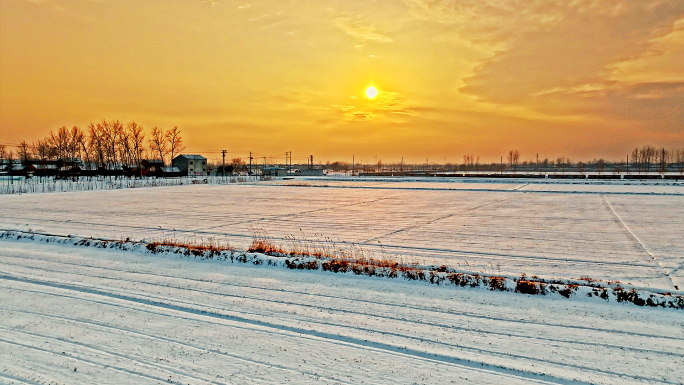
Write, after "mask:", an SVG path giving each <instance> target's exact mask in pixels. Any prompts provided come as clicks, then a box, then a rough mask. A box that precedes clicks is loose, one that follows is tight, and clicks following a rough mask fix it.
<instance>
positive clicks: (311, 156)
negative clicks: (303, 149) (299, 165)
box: [309, 155, 313, 168]
mask: <svg viewBox="0 0 684 385" xmlns="http://www.w3.org/2000/svg"><path fill="white" fill-rule="evenodd" d="M309 160H311V166H309V168H313V155H309Z"/></svg>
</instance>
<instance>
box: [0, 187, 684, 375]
mask: <svg viewBox="0 0 684 385" xmlns="http://www.w3.org/2000/svg"><path fill="white" fill-rule="evenodd" d="M682 186H683V185H682V184H681V183H680V184H677V183H645V184H641V183H638V184H628V183H594V184H573V183H555V182H554V183H536V182H534V181H531V180H530V181H522V183H520V182H511V183H509V182H487V183H472V182H470V181H465V180H454V181H441V182H427V181H414V182H408V181H397V180H375V181H371V182H368V181H366V182H364V181H359V180H337V181H335V180H295V181H280V182H268V183H255V184H248V185H245V184H239V185H236V184H231V185H190V186H177V187H155V188H145V189H123V190H108V191H81V192H73V193H50V194H22V195H4V196H0V229H4V230H19V231H25V232H28V231H32V232H40V233H45V234H57V235H68V234H72V235H79V236H84V237H90V236H93V237H102V238H107V239H112V238H114V239H125V238H131V239H136V240H141V239H142V240H158V239H163V238H167V239H176V240H179V241H184V240H194V241H200V240H205V241H206V240H209V239H212V240H213V241H224V242H230V243H231V245H232V246H235V247H237V248H246V247H247V246H248V245H249V244H250V242H251V239H252V230H251V229H252V228H255V227H256V228H261V229H264V230H266V231H267V232H268V233H269V234H270V236H271V237H272V239H273V240H274V241H275V242H279V243H281V244H282V245H283V246H284V247H287V246H288V245H289V244H291V243H295V244H296V245H297V246H299V247H301V246H302V245H306V244H307V243H308V244H309V245H311V242H305V240H306V241H315V242H317V243H318V244H319V245H331V244H333V243H334V245H335V247H349V246H350V245H352V244H354V245H358V246H357V247H361V248H362V249H364V250H366V251H367V252H369V253H374V254H376V255H377V256H378V257H385V258H394V259H397V260H401V261H403V262H405V263H407V262H408V263H410V262H417V263H420V264H446V265H449V266H452V267H457V268H460V269H463V270H469V271H473V272H487V273H496V274H502V275H513V276H519V275H520V274H523V273H525V274H527V275H528V276H531V275H538V276H540V277H549V278H579V277H592V278H597V279H603V280H606V281H615V280H619V281H622V282H624V283H631V284H633V285H636V286H643V287H649V288H651V289H655V290H661V291H671V292H674V293H682V291H681V290H677V289H675V286H677V287H679V288H682V285H683V284H684V273H683V272H682V268H683V267H684V237H682V234H684V187H682ZM290 237H293V238H294V241H291V240H290V239H291V238H290ZM0 286H1V289H0V329H1V330H2V333H1V334H0V383H8V384H12V383H16V384H26V383H28V384H51V383H54V384H73V383H76V384H94V383H97V384H110V383H111V384H137V383H141V384H143V383H144V384H148V383H162V382H163V383H168V382H171V383H178V384H188V383H189V384H204V383H284V382H291V383H309V382H332V383H407V384H411V383H440V384H441V383H497V384H500V383H562V384H585V383H603V384H616V383H662V384H680V383H684V369H682V368H683V367H684V349H683V348H682V346H684V316H682V311H681V310H672V309H662V308H641V307H637V306H635V305H633V304H620V303H615V302H614V301H609V302H604V301H601V300H588V299H586V298H581V297H578V296H575V297H571V298H570V299H564V298H562V299H561V298H559V297H558V296H555V297H553V296H528V295H523V294H518V293H512V292H493V291H488V290H486V289H471V288H456V287H453V286H436V285H430V284H428V283H425V282H416V281H405V280H403V279H387V278H375V277H365V276H355V275H353V274H333V273H329V272H321V271H306V270H305V271H291V270H286V269H283V268H275V267H270V266H250V265H245V264H233V263H231V262H230V261H216V260H199V259H192V258H191V259H187V258H181V257H179V256H178V255H175V254H161V255H159V254H150V253H143V252H142V251H124V250H113V249H107V250H102V249H98V248H93V247H77V246H73V245H66V244H56V243H45V242H43V241H36V240H26V239H21V240H16V239H7V238H6V239H2V240H0Z"/></svg>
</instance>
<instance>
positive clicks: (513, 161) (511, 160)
mask: <svg viewBox="0 0 684 385" xmlns="http://www.w3.org/2000/svg"><path fill="white" fill-rule="evenodd" d="M519 161H520V151H518V150H511V151H509V152H508V164H510V165H511V168H513V169H514V170H515V168H516V166H517V165H518V162H519Z"/></svg>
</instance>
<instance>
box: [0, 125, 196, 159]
mask: <svg viewBox="0 0 684 385" xmlns="http://www.w3.org/2000/svg"><path fill="white" fill-rule="evenodd" d="M184 149H185V146H184V145H183V139H182V137H181V131H180V129H178V127H173V128H170V129H168V130H163V129H160V128H159V127H154V128H152V130H151V131H150V132H149V134H147V133H146V132H145V129H144V128H143V127H142V126H141V125H139V124H137V123H135V122H134V121H133V122H130V123H126V124H124V123H122V122H120V121H118V120H111V121H107V120H102V121H101V122H98V123H91V124H90V125H88V126H87V127H86V129H81V128H80V127H76V126H74V127H72V128H71V129H68V128H67V127H66V126H63V127H60V128H59V129H57V131H56V132H53V131H50V133H49V134H48V135H47V136H46V137H45V138H43V139H39V140H37V141H35V142H33V143H30V144H29V143H27V142H26V141H22V142H21V143H19V146H17V153H16V155H14V153H13V152H12V151H9V152H8V151H7V149H6V147H5V146H0V159H14V157H15V156H16V157H17V158H18V159H20V160H21V161H22V162H24V163H29V162H31V161H59V160H62V161H66V162H73V161H75V160H76V159H80V160H82V161H84V162H87V163H94V164H97V165H98V166H106V165H108V164H119V165H128V166H137V167H138V168H140V167H142V162H143V160H146V159H156V160H161V161H163V162H164V163H165V164H168V163H169V162H167V159H169V160H171V159H173V158H174V157H176V155H179V154H180V153H181V151H183V150H184Z"/></svg>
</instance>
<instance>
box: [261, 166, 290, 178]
mask: <svg viewBox="0 0 684 385" xmlns="http://www.w3.org/2000/svg"><path fill="white" fill-rule="evenodd" d="M263 175H264V176H287V169H286V168H284V167H278V166H266V167H264V168H263Z"/></svg>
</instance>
